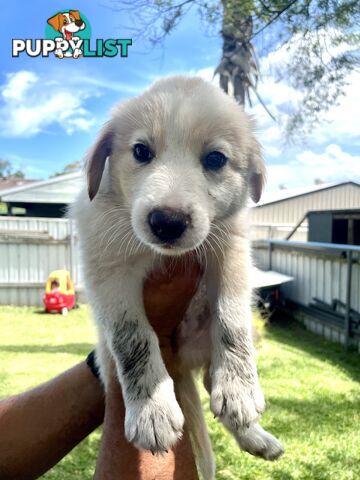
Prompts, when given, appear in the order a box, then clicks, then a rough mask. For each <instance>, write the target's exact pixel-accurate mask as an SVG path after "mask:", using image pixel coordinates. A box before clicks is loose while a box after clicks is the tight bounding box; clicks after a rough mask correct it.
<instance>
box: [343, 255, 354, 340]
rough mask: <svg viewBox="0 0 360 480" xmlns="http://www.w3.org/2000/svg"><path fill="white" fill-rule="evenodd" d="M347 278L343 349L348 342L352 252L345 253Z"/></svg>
mask: <svg viewBox="0 0 360 480" xmlns="http://www.w3.org/2000/svg"><path fill="white" fill-rule="evenodd" d="M346 253H347V278H346V312H345V347H346V348H348V347H349V342H350V328H351V325H350V310H351V277H352V260H353V259H352V251H351V250H348V251H347V252H346Z"/></svg>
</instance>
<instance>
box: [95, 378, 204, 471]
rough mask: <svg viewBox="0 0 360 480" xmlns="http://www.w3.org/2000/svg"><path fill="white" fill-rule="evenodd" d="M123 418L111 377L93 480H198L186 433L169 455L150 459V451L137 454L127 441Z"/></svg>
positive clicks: (152, 456)
mask: <svg viewBox="0 0 360 480" xmlns="http://www.w3.org/2000/svg"><path fill="white" fill-rule="evenodd" d="M124 418H125V409H124V403H123V400H122V396H121V389H120V385H119V384H118V382H117V381H116V378H115V377H113V378H112V379H111V381H110V384H109V390H108V392H107V398H106V413H105V421H104V429H103V437H102V445H101V448H100V454H99V457H98V463H97V467H96V473H95V480H115V479H118V478H121V479H122V480H153V479H154V478H156V479H159V480H173V479H175V478H176V479H177V480H197V479H198V476H197V472H196V467H195V460H194V455H193V452H192V449H191V444H190V440H189V436H188V434H187V433H186V430H185V432H184V434H183V437H182V439H181V440H179V441H178V442H177V444H176V445H175V447H174V448H173V449H172V450H169V452H168V453H164V454H158V455H152V454H151V452H149V451H145V450H138V449H137V448H135V447H134V446H133V445H132V444H130V443H129V442H128V441H127V440H126V438H125V434H124ZM185 427H186V426H185Z"/></svg>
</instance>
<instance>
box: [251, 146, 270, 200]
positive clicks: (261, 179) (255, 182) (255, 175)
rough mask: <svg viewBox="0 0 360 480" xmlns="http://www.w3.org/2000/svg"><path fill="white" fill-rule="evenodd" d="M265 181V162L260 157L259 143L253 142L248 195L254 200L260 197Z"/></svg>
mask: <svg viewBox="0 0 360 480" xmlns="http://www.w3.org/2000/svg"><path fill="white" fill-rule="evenodd" d="M265 181H266V169H265V163H264V160H263V158H262V154H261V148H260V145H258V144H255V145H254V148H253V149H252V152H251V158H250V177H249V183H250V197H251V199H252V200H253V201H254V202H255V203H258V201H259V200H260V198H261V194H262V191H263V188H264V185H265Z"/></svg>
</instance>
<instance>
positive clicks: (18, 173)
mask: <svg viewBox="0 0 360 480" xmlns="http://www.w3.org/2000/svg"><path fill="white" fill-rule="evenodd" d="M0 178H25V173H24V172H23V171H22V170H20V169H15V168H14V167H13V166H12V164H11V163H10V162H9V161H8V160H2V159H0Z"/></svg>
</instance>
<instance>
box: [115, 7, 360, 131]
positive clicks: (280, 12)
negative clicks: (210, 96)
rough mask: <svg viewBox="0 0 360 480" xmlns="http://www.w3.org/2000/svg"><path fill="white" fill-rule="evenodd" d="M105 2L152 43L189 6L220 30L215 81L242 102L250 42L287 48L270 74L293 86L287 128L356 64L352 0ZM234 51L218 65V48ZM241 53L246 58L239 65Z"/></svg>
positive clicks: (296, 125) (253, 78)
mask: <svg viewBox="0 0 360 480" xmlns="http://www.w3.org/2000/svg"><path fill="white" fill-rule="evenodd" d="M111 5H112V8H114V9H116V10H118V11H119V12H122V13H125V12H126V14H127V15H128V16H130V18H131V20H132V23H133V25H135V30H134V32H133V33H134V36H135V37H137V38H141V39H143V40H144V39H146V40H148V41H149V42H150V43H151V44H152V45H154V44H159V43H160V44H161V43H163V42H164V40H165V39H166V37H167V36H168V35H170V34H171V33H172V32H174V30H175V29H176V27H177V26H178V25H179V23H180V22H181V20H182V19H183V18H184V16H185V15H186V14H187V13H188V12H189V10H190V9H193V8H196V9H197V11H198V13H199V15H200V18H201V20H202V24H203V26H204V29H205V30H206V31H207V32H209V31H210V32H212V33H214V32H216V31H217V32H219V31H220V34H221V36H222V38H223V55H222V59H221V62H220V64H219V67H218V69H220V70H218V73H220V84H221V87H222V88H224V90H228V89H229V82H230V84H231V85H232V90H233V91H234V93H235V96H236V97H237V99H238V101H239V102H240V103H244V104H246V103H250V102H251V96H250V92H253V93H255V94H256V95H258V94H257V90H256V87H257V81H258V78H259V75H260V71H259V63H258V62H257V59H256V54H255V48H256V46H259V45H260V44H261V45H265V49H264V50H266V51H267V52H270V51H274V50H277V49H280V48H287V49H288V60H287V62H286V64H284V65H283V66H282V68H281V72H280V73H279V72H278V79H281V78H283V79H286V81H287V82H289V83H290V84H291V85H292V86H293V87H294V88H295V89H296V90H297V91H298V92H299V93H300V100H299V103H298V104H297V105H296V106H294V108H293V110H292V112H290V113H291V114H290V116H289V121H288V123H287V125H286V131H287V133H288V134H289V136H291V135H293V134H294V132H297V133H299V132H302V133H305V132H306V131H308V130H309V129H311V128H312V127H313V126H314V124H315V123H316V122H317V121H318V120H319V117H320V116H321V114H322V113H324V112H326V111H327V110H328V109H329V108H330V107H331V106H332V105H334V103H336V101H337V100H338V99H339V97H340V96H341V95H342V94H343V93H344V90H345V87H346V84H347V79H348V76H349V74H350V73H351V72H352V71H354V70H355V69H357V68H358V67H359V54H358V50H357V47H358V45H359V40H360V35H359V33H358V31H357V26H358V25H359V20H360V2H359V1H358V0H241V1H240V0H182V1H181V0H122V1H121V0H112V3H111ZM260 40H261V42H260ZM236 49H237V50H236ZM234 51H235V53H237V60H236V56H233V59H234V60H235V62H232V61H228V63H227V65H225V64H224V63H223V62H225V63H226V55H227V54H228V59H229V55H232V54H233V52H234ZM229 52H230V53H229ZM260 53H264V52H260ZM243 59H245V60H246V59H247V61H248V65H247V66H246V67H245V68H243V67H242V66H241V63H244V62H243ZM236 61H237V62H238V65H237V64H236ZM224 65H225V67H224ZM223 67H224V69H223V72H225V75H223V76H221V68H223ZM234 72H235V73H234ZM236 75H237V79H238V80H237V83H236V81H235V80H236ZM226 77H227V78H226ZM259 100H260V101H261V98H259Z"/></svg>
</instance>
